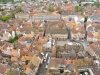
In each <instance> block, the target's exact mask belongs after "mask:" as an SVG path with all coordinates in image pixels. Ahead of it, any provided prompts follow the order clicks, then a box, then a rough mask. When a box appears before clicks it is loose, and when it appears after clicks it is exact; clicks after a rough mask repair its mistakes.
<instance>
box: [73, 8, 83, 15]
mask: <svg viewBox="0 0 100 75" xmlns="http://www.w3.org/2000/svg"><path fill="white" fill-rule="evenodd" d="M75 10H76V12H81V14H82V13H83V9H82V7H80V6H76V7H75Z"/></svg>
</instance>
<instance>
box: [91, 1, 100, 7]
mask: <svg viewBox="0 0 100 75" xmlns="http://www.w3.org/2000/svg"><path fill="white" fill-rule="evenodd" d="M92 6H97V7H100V2H94V4H92Z"/></svg>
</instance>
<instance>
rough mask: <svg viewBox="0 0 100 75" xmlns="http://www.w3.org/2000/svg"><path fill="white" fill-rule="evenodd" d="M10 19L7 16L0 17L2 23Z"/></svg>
mask: <svg viewBox="0 0 100 75" xmlns="http://www.w3.org/2000/svg"><path fill="white" fill-rule="evenodd" d="M9 19H10V17H9V16H1V17H0V20H2V21H4V22H5V21H7V20H9Z"/></svg>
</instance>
